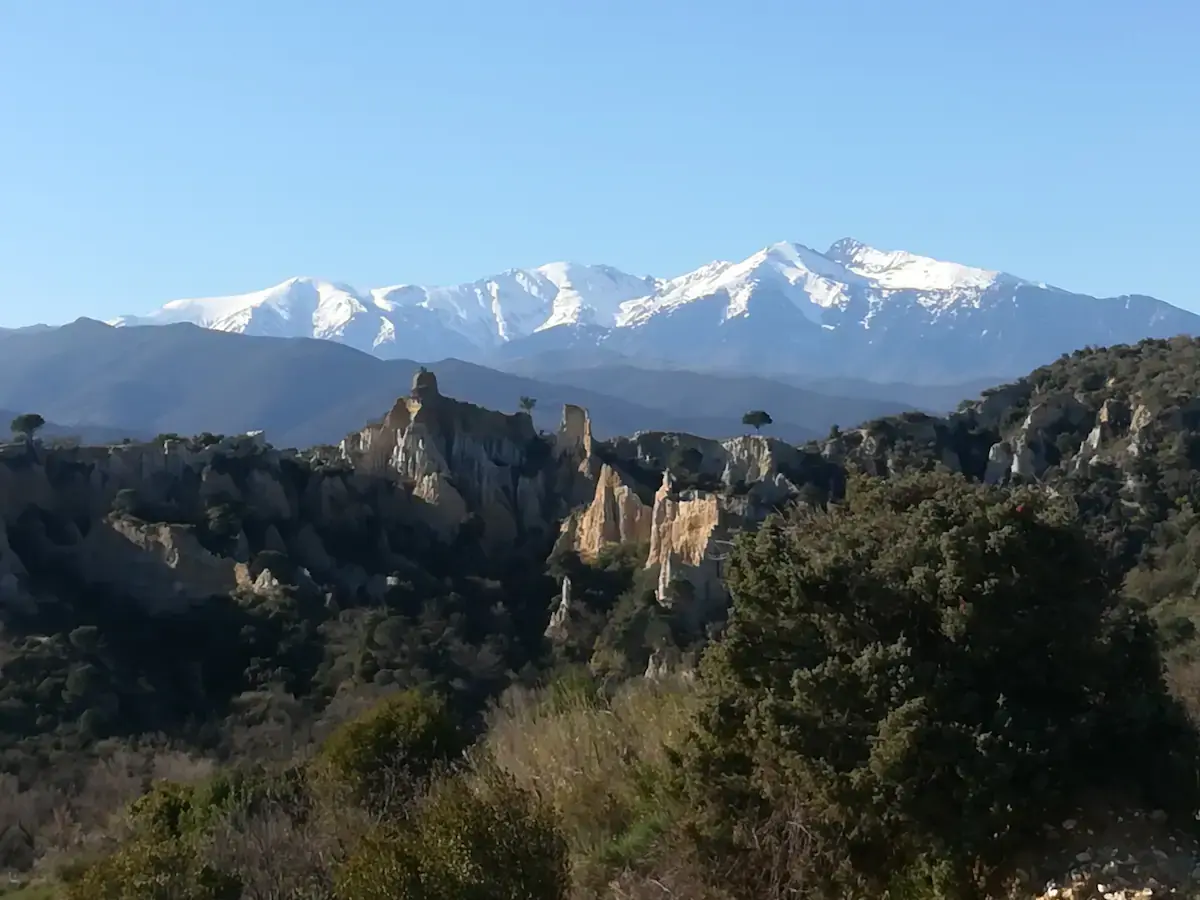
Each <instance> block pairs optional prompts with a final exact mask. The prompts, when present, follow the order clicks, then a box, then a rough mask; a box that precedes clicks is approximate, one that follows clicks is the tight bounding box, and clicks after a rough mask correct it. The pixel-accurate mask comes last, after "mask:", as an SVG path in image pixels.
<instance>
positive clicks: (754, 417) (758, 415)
mask: <svg viewBox="0 0 1200 900" xmlns="http://www.w3.org/2000/svg"><path fill="white" fill-rule="evenodd" d="M771 421H772V419H771V416H770V414H769V413H768V412H767V411H766V410H765V409H752V410H750V412H748V413H746V414H745V415H744V416H742V424H743V425H749V426H750V427H751V428H753V429H754V430H755V431H756V432H761V431H762V429H763V426H764V425H770V424H771Z"/></svg>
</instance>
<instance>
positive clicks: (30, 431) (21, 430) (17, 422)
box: [9, 413, 46, 441]
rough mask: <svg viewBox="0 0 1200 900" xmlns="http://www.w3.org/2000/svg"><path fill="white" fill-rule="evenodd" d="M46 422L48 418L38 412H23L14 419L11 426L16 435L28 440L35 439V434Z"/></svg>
mask: <svg viewBox="0 0 1200 900" xmlns="http://www.w3.org/2000/svg"><path fill="white" fill-rule="evenodd" d="M45 424H46V420H45V419H43V418H42V417H41V416H39V415H38V414H37V413H22V414H21V415H19V416H17V417H16V418H15V419H13V420H12V424H11V425H10V426H9V427H10V428H11V429H12V433H13V434H14V435H15V436H16V437H20V438H24V439H25V440H27V441H31V440H33V436H34V435H35V434H37V433H38V431H39V430H40V429H41V428H42V427H43V426H44V425H45Z"/></svg>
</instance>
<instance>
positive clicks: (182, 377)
mask: <svg viewBox="0 0 1200 900" xmlns="http://www.w3.org/2000/svg"><path fill="white" fill-rule="evenodd" d="M418 365H419V364H418V363H417V362H415V361H413V360H402V359H391V360H383V359H379V358H378V357H376V356H372V355H370V354H367V353H364V352H362V351H360V350H356V349H354V348H353V347H348V346H344V345H341V344H338V343H336V342H333V341H324V340H314V339H311V338H292V339H284V338H270V337H255V336H250V335H239V334H229V333H223V332H220V331H214V330H209V329H204V328H200V327H197V326H195V325H191V324H188V323H178V324H173V325H167V326H162V327H124V328H116V327H113V326H110V325H106V324H104V323H102V322H97V321H94V320H90V319H80V320H79V321H76V322H74V323H72V324H70V325H65V326H62V327H60V328H52V329H34V330H21V331H8V332H0V407H3V408H5V409H11V410H20V411H22V412H37V413H40V414H41V415H43V416H44V417H45V418H46V419H47V420H50V421H52V422H54V423H57V424H56V426H55V428H54V429H53V430H54V431H55V433H57V434H64V433H71V434H76V435H79V436H82V437H86V438H89V439H113V438H119V437H124V436H129V437H148V436H153V435H155V434H159V433H170V432H174V433H179V434H196V433H200V432H205V431H208V432H213V433H223V434H236V433H241V432H246V431H258V430H262V431H265V432H266V434H267V437H268V439H269V440H271V441H272V443H274V444H276V445H277V446H293V447H306V446H310V445H313V444H322V443H332V442H336V441H338V440H340V439H341V438H342V437H344V436H345V435H346V434H347V433H349V432H350V431H353V430H355V429H357V428H360V427H361V425H362V423H363V422H365V421H367V420H369V419H371V418H373V417H376V416H378V415H379V414H380V411H381V410H387V409H388V408H390V406H391V405H392V403H393V402H394V401H395V399H396V398H397V397H399V396H401V395H404V394H406V393H408V391H409V388H410V385H411V383H412V377H413V374H414V373H415V372H416V370H417V368H418ZM429 368H430V369H432V370H433V371H434V372H435V373H436V374H437V376H438V379H439V381H440V383H441V385H442V388H443V390H445V391H446V392H447V394H449V395H451V396H454V397H458V398H460V399H463V400H467V401H469V402H472V403H476V404H478V405H481V406H486V407H489V408H491V409H502V410H516V409H517V406H518V403H519V401H520V398H521V397H532V398H535V399H536V400H537V401H538V403H537V405H536V406H535V408H534V411H533V418H534V423H535V424H536V425H537V426H538V427H539V428H542V429H546V430H553V429H556V428H557V427H558V424H559V417H560V415H561V410H562V406H563V404H566V403H573V404H578V405H581V406H585V407H587V408H588V410H589V412H590V414H591V420H592V426H593V430H594V432H595V434H596V436H597V437H611V436H614V435H619V434H631V433H633V432H636V431H683V432H689V433H692V434H701V435H710V436H717V437H721V436H731V435H736V434H742V433H744V432H745V430H746V428H745V426H743V425H742V421H741V418H742V415H743V413H745V412H746V411H747V410H749V409H755V408H765V409H768V410H769V412H770V413H771V415H772V417H773V418H774V424H773V425H772V426H771V427H770V429H769V433H771V434H773V435H775V436H777V437H780V438H784V439H786V440H790V441H805V440H809V439H811V438H815V437H821V436H823V435H824V434H826V433H828V431H829V428H830V426H832V425H835V424H836V425H841V426H851V425H854V424H856V423H858V422H861V421H863V420H867V419H874V418H878V417H881V416H886V415H890V414H893V413H897V412H901V411H903V410H908V409H914V408H921V409H928V410H930V411H944V410H945V409H949V408H951V407H952V406H954V405H955V403H956V402H957V401H958V400H960V399H963V398H965V397H968V396H970V395H971V394H972V393H976V392H973V391H972V390H971V389H970V388H969V387H968V386H963V387H962V389H961V393H959V392H951V393H947V392H946V389H931V390H928V391H925V390H923V389H920V388H918V387H914V386H895V385H893V386H887V385H882V386H879V391H878V393H877V394H873V393H872V392H871V390H870V388H871V386H870V385H867V384H865V383H858V384H850V383H847V385H846V387H847V394H848V395H847V396H839V395H836V394H834V393H832V392H830V391H828V390H814V389H811V388H808V387H805V386H804V385H803V384H786V383H783V382H779V381H772V380H769V379H764V378H753V377H741V376H732V375H718V374H709V373H697V372H683V371H670V372H663V371H653V370H645V369H640V368H636V367H633V366H628V365H618V364H609V365H606V366H604V367H596V368H590V369H584V370H574V369H562V370H554V371H546V372H545V374H544V375H542V376H533V377H531V376H526V375H522V374H515V373H509V372H502V371H498V370H495V369H489V368H485V367H483V366H480V365H477V364H475V363H470V362H464V361H462V360H455V359H447V360H442V361H440V362H435V363H431V364H430V366H429ZM11 418H12V416H11V415H10V416H9V418H8V419H5V420H4V421H5V422H7V421H9V420H10V419H11ZM49 432H50V429H49V428H48V429H47V433H49Z"/></svg>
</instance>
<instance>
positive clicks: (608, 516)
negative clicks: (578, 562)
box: [562, 464, 653, 562]
mask: <svg viewBox="0 0 1200 900" xmlns="http://www.w3.org/2000/svg"><path fill="white" fill-rule="evenodd" d="M652 519H653V507H652V506H650V505H647V504H646V503H644V502H643V501H642V499H641V498H640V497H639V496H638V493H637V491H636V490H634V489H633V488H632V487H631V486H630V485H629V484H628V483H627V481H626V480H625V478H624V477H623V476H622V475H621V474H620V473H619V472H618V471H617V469H615V468H614V467H612V466H610V465H606V464H605V465H602V466H601V468H600V473H599V475H598V476H597V477H596V487H595V492H594V494H593V496H592V500H591V502H590V503H589V504H588V505H587V506H586V507H584V508H583V509H582V510H580V511H578V512H576V513H574V514H573V515H571V516H569V517H568V518H567V521H566V522H565V523H564V525H563V531H562V534H563V539H565V541H566V543H567V544H568V545H569V546H570V547H571V548H572V549H574V550H575V551H576V552H577V553H578V554H579V555H580V557H582V558H583V559H584V560H587V561H589V562H590V561H591V560H594V559H595V558H596V557H597V556H599V555H600V551H601V550H603V549H604V548H605V547H606V546H608V545H610V544H626V543H632V544H644V543H649V542H650V535H651V528H652Z"/></svg>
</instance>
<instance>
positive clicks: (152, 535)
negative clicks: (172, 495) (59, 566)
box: [79, 515, 239, 613]
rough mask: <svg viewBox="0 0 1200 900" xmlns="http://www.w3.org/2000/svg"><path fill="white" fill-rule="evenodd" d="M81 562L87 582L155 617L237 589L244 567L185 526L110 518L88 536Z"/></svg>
mask: <svg viewBox="0 0 1200 900" xmlns="http://www.w3.org/2000/svg"><path fill="white" fill-rule="evenodd" d="M79 561H80V572H81V574H82V575H83V577H84V578H85V579H86V580H87V581H88V582H90V583H94V584H101V585H107V586H111V587H112V588H114V589H116V590H118V591H119V592H120V593H121V594H123V595H125V596H127V597H130V598H132V599H133V600H136V601H137V602H139V603H140V604H141V605H142V606H143V608H145V609H146V610H147V611H149V612H152V613H172V612H181V611H183V610H184V609H186V608H187V607H188V606H189V605H191V604H195V603H199V602H202V601H204V600H207V599H209V598H210V597H213V596H217V595H221V594H229V593H231V592H232V591H233V590H234V588H235V587H237V585H238V577H237V566H238V565H239V563H237V562H236V561H235V560H233V559H232V558H230V557H222V556H217V555H215V554H213V553H210V552H209V551H208V550H206V549H205V548H204V547H203V546H202V545H201V544H200V542H199V541H198V540H197V539H196V536H195V533H194V531H193V529H192V528H190V527H189V526H186V525H171V524H167V523H162V522H154V523H148V522H142V521H139V520H137V519H131V518H126V517H124V516H119V515H110V516H106V517H105V518H104V519H103V520H102V521H101V522H99V523H97V524H96V525H95V526H93V527H92V528H91V529H90V530H89V531H88V534H87V537H86V538H85V539H84V540H83V542H82V544H81V547H80V554H79Z"/></svg>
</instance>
